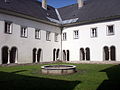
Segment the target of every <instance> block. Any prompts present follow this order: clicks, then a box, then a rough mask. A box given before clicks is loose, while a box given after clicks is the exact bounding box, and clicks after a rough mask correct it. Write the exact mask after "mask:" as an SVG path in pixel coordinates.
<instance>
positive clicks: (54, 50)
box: [53, 49, 56, 61]
mask: <svg viewBox="0 0 120 90" xmlns="http://www.w3.org/2000/svg"><path fill="white" fill-rule="evenodd" d="M55 60H56V49H53V61H55Z"/></svg>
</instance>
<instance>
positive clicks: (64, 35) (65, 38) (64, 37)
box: [62, 32, 67, 41]
mask: <svg viewBox="0 0 120 90" xmlns="http://www.w3.org/2000/svg"><path fill="white" fill-rule="evenodd" d="M62 40H63V41H65V40H67V34H66V32H64V33H63V39H62Z"/></svg>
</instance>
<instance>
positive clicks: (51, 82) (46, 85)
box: [0, 70, 81, 90]
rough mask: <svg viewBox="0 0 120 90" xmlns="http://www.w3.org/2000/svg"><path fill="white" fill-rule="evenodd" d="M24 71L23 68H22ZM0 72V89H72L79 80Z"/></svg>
mask: <svg viewBox="0 0 120 90" xmlns="http://www.w3.org/2000/svg"><path fill="white" fill-rule="evenodd" d="M23 71H24V70H23ZM16 72H21V71H15V72H12V73H8V72H0V89H1V90H73V89H74V88H75V87H76V85H78V84H79V83H81V82H80V81H64V80H55V79H48V78H40V77H31V76H24V75H19V74H15V73H16Z"/></svg>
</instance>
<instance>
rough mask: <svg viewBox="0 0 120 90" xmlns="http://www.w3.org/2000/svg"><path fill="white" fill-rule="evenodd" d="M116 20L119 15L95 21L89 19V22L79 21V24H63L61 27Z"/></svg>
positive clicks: (119, 17)
mask: <svg viewBox="0 0 120 90" xmlns="http://www.w3.org/2000/svg"><path fill="white" fill-rule="evenodd" d="M116 19H120V15H115V16H109V17H101V18H97V19H91V20H86V21H80V22H75V23H69V24H63V27H72V26H78V25H83V24H90V23H96V22H103V21H110V20H116Z"/></svg>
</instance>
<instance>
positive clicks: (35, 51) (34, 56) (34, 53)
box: [33, 48, 37, 63]
mask: <svg viewBox="0 0 120 90" xmlns="http://www.w3.org/2000/svg"><path fill="white" fill-rule="evenodd" d="M36 53H37V49H36V48H34V49H33V63H35V62H36Z"/></svg>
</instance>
